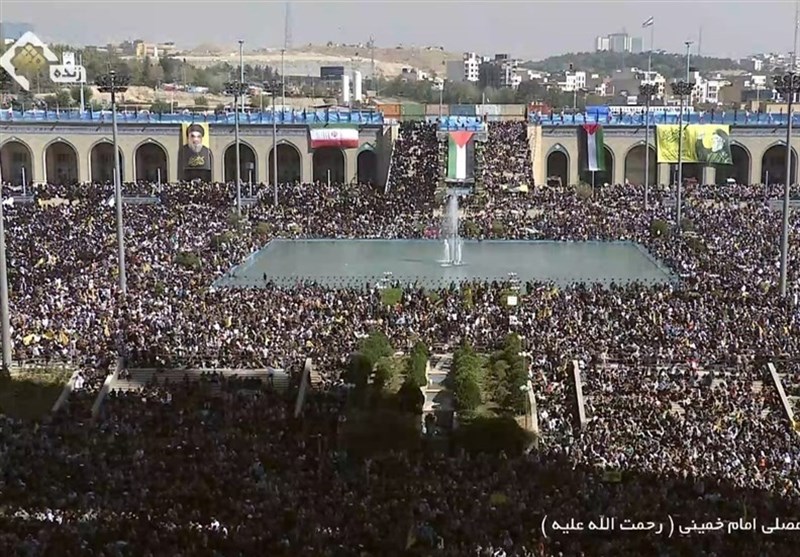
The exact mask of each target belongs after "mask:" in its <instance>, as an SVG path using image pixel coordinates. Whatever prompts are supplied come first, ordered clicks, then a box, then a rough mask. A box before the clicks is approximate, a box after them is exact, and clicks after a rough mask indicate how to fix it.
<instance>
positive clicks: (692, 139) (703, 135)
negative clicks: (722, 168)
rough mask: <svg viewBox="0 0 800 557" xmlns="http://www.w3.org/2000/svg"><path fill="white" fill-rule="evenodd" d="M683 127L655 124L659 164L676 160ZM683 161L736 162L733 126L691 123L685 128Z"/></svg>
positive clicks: (707, 162) (705, 162) (704, 162)
mask: <svg viewBox="0 0 800 557" xmlns="http://www.w3.org/2000/svg"><path fill="white" fill-rule="evenodd" d="M679 134H680V127H679V126H678V125H677V124H662V125H658V126H656V145H657V151H658V162H659V163H677V162H678V145H679V144H680V137H679ZM682 155H683V156H682V159H683V162H687V163H692V162H697V163H702V164H706V165H711V164H733V156H732V155H731V136H730V126H725V125H721V124H688V125H684V129H683V153H682Z"/></svg>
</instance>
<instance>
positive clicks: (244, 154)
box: [222, 142, 258, 184]
mask: <svg viewBox="0 0 800 557" xmlns="http://www.w3.org/2000/svg"><path fill="white" fill-rule="evenodd" d="M222 164H223V169H224V174H225V181H226V182H233V183H236V143H233V144H231V145H229V146H228V148H227V149H225V156H224V158H223V161H222ZM239 168H240V174H239V176H241V179H242V182H243V183H245V184H247V183H249V182H250V180H251V179H252V181H253V182H258V174H257V171H258V165H257V164H256V152H255V150H254V149H253V148H252V147H250V145H248V144H247V143H244V142H240V143H239ZM251 169H252V174H253V175H252V176H250V173H251Z"/></svg>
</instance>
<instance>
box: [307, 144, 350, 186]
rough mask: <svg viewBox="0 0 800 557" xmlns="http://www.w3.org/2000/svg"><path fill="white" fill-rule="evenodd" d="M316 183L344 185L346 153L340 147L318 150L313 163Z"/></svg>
mask: <svg viewBox="0 0 800 557" xmlns="http://www.w3.org/2000/svg"><path fill="white" fill-rule="evenodd" d="M311 164H312V166H313V168H314V181H315V182H326V181H328V179H329V178H330V181H331V183H332V184H344V152H343V151H342V150H341V149H339V148H338V147H322V148H321V149H316V150H315V151H314V155H313V158H312V161H311Z"/></svg>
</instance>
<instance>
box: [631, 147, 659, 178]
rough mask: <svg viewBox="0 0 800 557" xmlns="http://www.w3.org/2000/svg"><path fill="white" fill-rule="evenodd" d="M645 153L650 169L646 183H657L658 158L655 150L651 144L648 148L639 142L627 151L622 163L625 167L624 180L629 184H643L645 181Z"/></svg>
mask: <svg viewBox="0 0 800 557" xmlns="http://www.w3.org/2000/svg"><path fill="white" fill-rule="evenodd" d="M645 152H647V153H648V155H649V156H650V167H649V168H648V172H649V173H650V177H649V180H648V183H649V184H650V185H653V184H656V183H657V182H658V157H657V156H656V148H655V147H654V146H653V144H652V143H651V144H650V145H649V147H648V146H645V144H644V142H641V143H638V144H636V145H633V146H632V147H631V148H630V149H628V151H627V152H626V153H625V159H624V161H623V164H624V165H625V167H624V168H625V179H626V180H628V182H630V183H631V184H643V183H644V181H645V176H644V167H645V164H644V163H645V158H644V157H645Z"/></svg>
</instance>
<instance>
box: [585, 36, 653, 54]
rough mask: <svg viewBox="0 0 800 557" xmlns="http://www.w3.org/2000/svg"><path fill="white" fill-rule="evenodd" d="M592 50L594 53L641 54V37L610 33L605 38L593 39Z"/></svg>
mask: <svg viewBox="0 0 800 557" xmlns="http://www.w3.org/2000/svg"><path fill="white" fill-rule="evenodd" d="M594 49H595V51H596V52H632V53H634V54H638V53H640V52H642V50H643V49H642V39H641V37H632V36H630V35H628V34H627V33H624V32H623V33H611V34H609V35H606V36H602V35H601V36H598V37H595V41H594Z"/></svg>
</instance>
